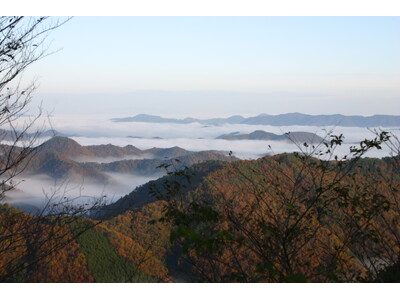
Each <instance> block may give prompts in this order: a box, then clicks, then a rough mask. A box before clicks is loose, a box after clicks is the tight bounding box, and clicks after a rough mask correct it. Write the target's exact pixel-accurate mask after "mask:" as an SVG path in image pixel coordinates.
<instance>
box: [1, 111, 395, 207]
mask: <svg viewBox="0 0 400 300" xmlns="http://www.w3.org/2000/svg"><path fill="white" fill-rule="evenodd" d="M112 117H116V116H104V115H102V116H93V115H87V116H82V115H60V116H54V117H52V118H51V119H50V122H48V121H46V120H44V121H43V124H44V123H46V122H47V125H48V127H47V129H49V128H52V129H54V130H57V131H59V132H61V133H63V134H67V135H71V138H72V139H74V140H75V141H77V142H78V143H79V144H81V145H85V146H86V145H101V144H113V145H117V146H126V145H133V146H135V147H138V148H139V149H141V150H144V149H149V148H153V147H159V148H169V147H174V146H178V147H181V148H184V149H186V150H191V151H203V150H220V151H225V152H226V153H228V152H229V151H232V153H233V155H235V156H237V157H239V158H241V159H256V158H259V157H261V156H264V155H273V154H279V153H284V152H295V151H296V152H299V151H306V152H307V151H310V148H307V149H306V148H305V147H304V146H303V145H295V144H293V143H290V142H285V141H255V140H237V141H228V140H223V139H216V137H218V136H220V135H223V134H229V133H232V132H240V133H242V134H245V133H250V132H253V131H255V130H264V131H268V132H272V133H275V134H284V133H287V132H293V131H306V132H311V133H315V134H318V135H319V136H321V137H324V138H326V137H328V138H329V135H330V134H335V135H339V134H343V135H344V137H345V139H344V144H343V145H342V146H341V147H338V148H337V149H336V151H335V154H337V155H338V156H339V157H340V156H344V155H347V154H348V153H349V148H350V147H351V146H356V145H358V144H359V142H360V141H361V140H363V139H365V138H374V137H375V134H374V133H373V131H374V130H386V131H389V132H392V134H395V135H397V136H400V129H399V128H359V127H339V126H337V127H315V126H280V127H276V126H263V125H245V124H223V125H218V126H216V125H204V124H199V123H191V124H174V123H142V122H113V121H112V120H111V118H112ZM49 124H50V125H51V126H50V125H49ZM47 139H48V138H43V139H39V140H38V141H37V144H40V143H42V142H44V141H45V140H47ZM321 149H322V150H323V149H324V148H323V146H322V148H321ZM389 155H391V153H390V150H389V149H388V148H387V147H385V146H384V147H383V149H382V150H372V151H370V152H369V153H368V154H367V155H366V156H368V157H384V156H389ZM129 158H131V159H132V158H135V157H126V158H125V159H129ZM137 158H138V159H139V158H140V159H142V158H151V157H137ZM120 159H122V158H120ZM79 160H80V161H93V159H89V158H84V157H82V158H80V159H79ZM113 160H116V159H115V158H108V157H107V158H101V159H99V160H98V161H99V162H109V161H113ZM108 175H109V176H110V178H112V180H110V183H109V184H107V185H99V184H96V183H94V182H90V181H87V180H86V181H85V180H84V179H82V178H78V177H75V178H72V179H71V178H70V179H69V180H67V181H64V182H54V180H53V179H52V178H49V177H47V176H42V175H40V176H30V177H28V178H22V177H21V178H19V179H20V184H19V186H18V190H17V191H13V192H11V193H8V201H9V202H10V203H16V204H18V205H22V206H23V205H27V204H29V205H34V206H40V205H41V204H43V202H44V201H45V200H46V199H47V198H48V195H51V194H52V193H53V192H54V190H55V189H56V188H58V190H59V193H60V192H63V193H65V192H66V191H67V193H66V194H68V196H69V197H72V198H73V197H76V198H80V199H90V198H95V197H101V196H102V195H106V197H107V199H109V201H116V200H118V199H119V198H120V197H121V196H123V195H125V194H127V193H129V192H131V191H132V190H134V189H135V188H136V187H137V186H139V185H142V184H144V183H146V182H148V181H149V180H153V179H156V178H155V177H151V178H148V177H142V176H135V175H127V174H108ZM60 186H61V187H60Z"/></svg>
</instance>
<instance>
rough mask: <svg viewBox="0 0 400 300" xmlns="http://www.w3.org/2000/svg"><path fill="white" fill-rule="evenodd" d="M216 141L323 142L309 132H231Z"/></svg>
mask: <svg viewBox="0 0 400 300" xmlns="http://www.w3.org/2000/svg"><path fill="white" fill-rule="evenodd" d="M217 139H224V140H231V141H233V140H264V141H288V142H294V143H309V144H319V143H321V142H323V141H324V139H323V138H321V137H320V136H318V135H316V134H314V133H310V132H302V131H297V132H288V133H286V134H281V135H278V134H274V133H271V132H266V131H263V130H256V131H253V132H251V133H248V134H239V133H237V132H233V133H231V134H224V135H221V136H219V137H217Z"/></svg>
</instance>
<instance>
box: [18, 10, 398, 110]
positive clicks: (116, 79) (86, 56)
mask: <svg viewBox="0 0 400 300" xmlns="http://www.w3.org/2000/svg"><path fill="white" fill-rule="evenodd" d="M399 33H400V17H76V18H73V19H72V20H71V21H69V22H68V23H67V24H65V25H64V26H62V27H61V28H59V29H57V31H55V32H53V34H52V35H51V39H52V40H53V43H52V49H54V50H57V49H59V48H62V50H61V51H59V52H57V53H55V54H53V55H51V56H49V57H47V58H45V59H43V60H41V61H39V62H38V63H36V64H35V65H32V67H30V69H29V71H28V72H26V74H25V75H24V76H25V79H30V78H33V77H35V76H36V77H38V78H39V83H40V88H39V90H38V95H37V97H36V98H35V101H39V100H43V103H44V106H45V107H46V108H48V109H54V111H55V112H56V113H71V114H74V113H91V114H105V113H107V114H116V115H117V114H118V115H121V114H122V115H135V114H137V113H154V114H158V115H188V116H196V115H204V116H207V115H230V114H244V115H246V114H247V115H249V114H250V115H251V114H259V113H271V114H278V113H285V112H302V113H311V114H320V113H321V114H322V113H323V114H329V113H342V114H347V115H349V114H363V115H370V114H375V113H377V114H399V113H398V112H400V55H399V53H400V34H399Z"/></svg>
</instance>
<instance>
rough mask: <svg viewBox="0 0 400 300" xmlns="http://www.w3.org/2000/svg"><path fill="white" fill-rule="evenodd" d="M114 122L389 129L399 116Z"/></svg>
mask: <svg viewBox="0 0 400 300" xmlns="http://www.w3.org/2000/svg"><path fill="white" fill-rule="evenodd" d="M112 120H113V121H114V122H146V123H178V124H189V123H195V122H197V123H201V124H211V125H219V124H225V123H226V124H249V125H272V126H291V125H303V126H345V127H379V126H382V127H390V126H400V116H392V115H373V116H368V117H364V116H345V115H341V114H334V115H307V114H301V113H288V114H281V115H268V114H260V115H258V116H254V117H249V118H245V117H242V116H232V117H229V118H213V119H195V118H185V119H174V118H163V117H159V116H152V115H145V114H140V115H136V116H134V117H127V118H115V119H112Z"/></svg>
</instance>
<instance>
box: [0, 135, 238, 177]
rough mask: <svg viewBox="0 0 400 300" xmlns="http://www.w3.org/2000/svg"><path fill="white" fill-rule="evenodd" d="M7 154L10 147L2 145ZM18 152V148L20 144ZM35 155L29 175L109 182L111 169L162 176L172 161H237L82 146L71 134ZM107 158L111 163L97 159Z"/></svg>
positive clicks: (178, 151) (207, 154) (212, 154)
mask: <svg viewBox="0 0 400 300" xmlns="http://www.w3.org/2000/svg"><path fill="white" fill-rule="evenodd" d="M1 146H2V148H1V149H3V150H5V152H6V153H7V150H10V147H9V146H7V145H1ZM14 151H18V148H17V147H16V148H15V149H14ZM33 152H34V155H33V156H32V157H31V158H30V161H29V164H28V165H27V166H26V169H25V170H24V172H25V173H27V174H46V175H48V176H50V177H52V178H57V179H61V178H66V177H68V176H71V175H76V174H78V175H81V176H84V177H85V178H90V179H94V180H96V181H99V182H102V183H105V182H107V181H108V179H109V178H108V175H107V174H106V173H107V172H114V173H122V174H133V175H141V176H154V175H157V176H158V175H162V174H164V173H165V172H164V171H163V170H161V169H160V168H158V166H160V165H162V164H165V163H171V164H173V165H174V167H175V168H182V167H186V166H191V165H193V164H196V163H199V162H203V161H209V160H221V161H231V160H237V158H235V157H234V156H227V155H226V153H225V152H223V151H213V150H209V151H200V152H194V151H188V150H185V149H183V148H180V147H172V148H150V149H147V150H140V149H139V148H136V147H134V146H132V145H128V146H125V147H119V146H114V145H111V144H108V145H94V146H82V145H80V144H79V143H77V142H76V141H74V140H72V139H70V138H67V137H53V138H51V139H50V140H48V141H46V142H44V143H43V144H41V145H40V146H38V147H36V148H35V149H33ZM104 158H107V159H109V160H111V162H96V161H97V160H99V161H101V160H102V159H104Z"/></svg>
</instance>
